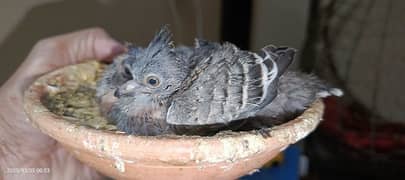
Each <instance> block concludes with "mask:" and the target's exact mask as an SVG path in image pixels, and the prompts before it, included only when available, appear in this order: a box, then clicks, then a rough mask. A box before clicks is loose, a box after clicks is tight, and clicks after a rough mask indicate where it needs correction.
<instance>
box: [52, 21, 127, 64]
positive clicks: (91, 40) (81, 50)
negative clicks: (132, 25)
mask: <svg viewBox="0 0 405 180" xmlns="http://www.w3.org/2000/svg"><path fill="white" fill-rule="evenodd" d="M50 41H55V42H54V43H57V44H58V43H59V45H57V46H59V47H60V48H61V50H64V51H65V52H66V53H68V54H67V56H65V58H67V59H69V62H68V64H75V63H78V62H82V61H84V60H88V59H98V60H105V59H107V58H110V57H111V56H113V55H116V54H117V53H120V52H123V51H124V46H123V45H121V44H120V43H118V42H117V41H116V40H114V39H113V38H111V37H110V35H108V34H107V32H105V31H104V30H103V29H101V28H91V29H86V30H81V31H77V32H73V33H69V34H66V35H61V36H56V37H54V38H53V39H52V38H51V39H50Z"/></svg>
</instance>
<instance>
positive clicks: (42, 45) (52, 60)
mask: <svg viewBox="0 0 405 180" xmlns="http://www.w3.org/2000/svg"><path fill="white" fill-rule="evenodd" d="M123 51H125V48H124V46H123V45H121V44H120V43H118V42H117V41H116V40H114V39H113V38H111V37H110V36H109V35H108V34H107V33H106V32H105V31H104V30H103V29H101V28H90V29H85V30H81V31H76V32H72V33H68V34H63V35H58V36H54V37H50V38H46V39H43V40H40V41H39V42H38V43H36V44H35V46H34V47H33V49H32V50H31V52H30V54H29V55H28V57H27V58H26V60H25V61H24V62H23V64H21V66H20V67H19V68H18V69H17V71H16V72H15V73H14V75H13V76H12V77H11V78H10V79H9V80H8V81H7V82H6V84H9V83H15V82H20V83H18V84H19V86H20V87H21V86H22V87H23V88H20V89H24V88H25V87H26V86H27V85H28V84H30V83H31V82H32V81H33V80H34V79H35V78H36V77H38V76H40V75H42V74H44V73H47V72H49V71H52V70H54V69H57V68H60V67H63V66H66V65H71V64H77V63H81V62H84V61H85V60H90V59H93V60H94V59H96V60H108V59H109V58H110V57H112V56H114V55H116V54H118V53H121V52H123Z"/></svg>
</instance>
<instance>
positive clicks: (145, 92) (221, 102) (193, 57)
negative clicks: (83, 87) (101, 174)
mask: <svg viewBox="0 0 405 180" xmlns="http://www.w3.org/2000/svg"><path fill="white" fill-rule="evenodd" d="M262 51H263V52H262V53H261V54H256V53H253V52H249V51H244V50H240V49H238V48H237V47H236V46H234V45H233V44H231V43H224V44H219V43H213V42H208V41H204V40H196V43H195V47H179V48H174V46H173V44H172V41H171V33H170V31H169V30H168V28H167V26H164V27H163V28H162V29H161V30H160V31H159V32H158V33H157V34H156V35H155V37H154V38H153V40H152V41H151V42H150V43H149V45H148V47H146V48H141V47H135V46H131V45H130V46H128V51H127V52H126V53H124V54H122V55H119V56H118V57H116V58H115V59H114V61H113V63H112V64H111V65H109V66H108V67H107V69H106V70H105V72H104V74H103V76H102V78H101V79H100V81H99V82H98V85H97V93H96V97H97V100H98V102H99V104H100V107H101V111H102V113H103V114H104V115H106V116H107V118H108V119H109V120H110V121H111V122H112V123H114V124H116V125H117V128H118V129H119V130H121V131H124V132H126V133H129V134H135V135H149V136H154V135H161V134H192V135H206V134H212V133H216V132H218V131H219V130H223V129H243V126H251V127H253V128H263V127H266V126H271V125H274V124H275V123H277V122H281V121H285V120H289V119H287V118H293V116H294V115H297V114H299V113H301V112H303V111H304V110H305V109H306V108H307V107H308V106H309V105H310V104H311V103H312V102H314V101H315V100H316V99H318V98H321V97H326V96H330V95H337V96H340V95H341V94H342V92H341V91H340V90H339V89H335V88H330V87H329V86H327V85H326V84H325V83H324V82H322V81H321V80H319V79H318V78H316V77H315V76H313V75H307V74H302V73H298V72H289V71H288V72H286V70H287V68H288V66H289V65H290V64H291V62H292V61H293V59H294V55H295V50H294V49H292V48H288V47H275V46H271V45H270V46H266V47H264V48H263V49H262ZM255 117H257V118H255Z"/></svg>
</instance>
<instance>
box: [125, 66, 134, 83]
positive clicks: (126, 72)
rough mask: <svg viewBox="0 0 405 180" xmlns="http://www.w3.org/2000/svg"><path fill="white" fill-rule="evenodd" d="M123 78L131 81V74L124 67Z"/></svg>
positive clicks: (126, 67)
mask: <svg viewBox="0 0 405 180" xmlns="http://www.w3.org/2000/svg"><path fill="white" fill-rule="evenodd" d="M124 76H125V78H127V79H130V80H131V79H132V73H131V70H130V69H129V67H128V66H125V67H124Z"/></svg>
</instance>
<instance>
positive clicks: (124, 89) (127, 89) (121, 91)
mask: <svg viewBox="0 0 405 180" xmlns="http://www.w3.org/2000/svg"><path fill="white" fill-rule="evenodd" d="M139 87H140V85H139V84H138V83H136V82H135V81H133V80H131V81H128V82H126V83H125V84H123V85H122V86H120V87H118V88H117V89H116V90H115V92H114V96H115V97H117V98H120V97H122V96H134V95H135V92H136V91H137V89H139Z"/></svg>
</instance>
